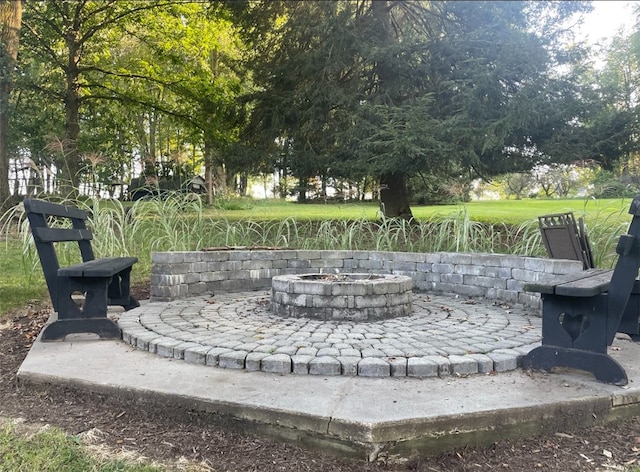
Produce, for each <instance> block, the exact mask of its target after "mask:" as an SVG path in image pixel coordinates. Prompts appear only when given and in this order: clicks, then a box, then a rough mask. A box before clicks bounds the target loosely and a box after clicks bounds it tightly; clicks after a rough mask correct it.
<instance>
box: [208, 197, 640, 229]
mask: <svg viewBox="0 0 640 472" xmlns="http://www.w3.org/2000/svg"><path fill="white" fill-rule="evenodd" d="M629 204H630V200H628V199H605V200H593V199H589V200H585V199H557V200H556V199H525V200H491V201H473V202H468V203H464V204H459V205H436V206H412V207H411V209H412V211H413V215H414V217H415V218H416V219H418V220H428V219H432V218H436V217H444V216H447V215H451V214H455V213H457V212H460V211H464V210H465V209H466V211H467V212H468V213H469V216H470V218H471V219H472V220H474V221H479V222H483V223H507V224H514V225H517V224H520V223H523V222H524V221H527V220H535V219H536V218H537V217H538V216H539V215H546V214H550V213H564V212H568V211H572V212H574V213H575V214H576V216H586V219H587V220H589V219H600V218H602V217H605V216H608V215H616V216H620V217H621V218H628V215H627V214H626V212H627V210H628V208H629ZM245 206H247V207H250V208H243V209H238V210H227V211H222V210H211V213H212V214H213V215H215V216H217V217H220V218H228V219H234V220H236V219H237V220H244V219H251V220H282V219H285V218H294V219H298V220H357V219H369V220H375V219H377V218H379V217H380V212H379V205H378V204H377V203H371V202H367V203H345V204H340V203H328V204H324V203H305V204H299V203H294V202H284V201H281V200H255V201H252V202H250V203H248V204H247V205H245Z"/></svg>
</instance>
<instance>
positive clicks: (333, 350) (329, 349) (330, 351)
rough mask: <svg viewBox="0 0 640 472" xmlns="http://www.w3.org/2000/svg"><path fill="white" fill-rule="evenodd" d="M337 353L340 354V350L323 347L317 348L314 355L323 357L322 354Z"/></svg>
mask: <svg viewBox="0 0 640 472" xmlns="http://www.w3.org/2000/svg"><path fill="white" fill-rule="evenodd" d="M339 355H340V351H339V350H338V349H336V348H333V347H323V348H322V349H319V350H318V352H317V353H316V356H318V357H323V356H331V357H337V356H339Z"/></svg>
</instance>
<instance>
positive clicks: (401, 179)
mask: <svg viewBox="0 0 640 472" xmlns="http://www.w3.org/2000/svg"><path fill="white" fill-rule="evenodd" d="M380 210H381V211H382V214H383V215H384V216H385V217H387V218H406V219H411V218H413V214H412V213H411V207H410V205H409V192H408V190H407V176H406V174H404V173H399V172H395V173H390V174H383V175H382V176H381V177H380Z"/></svg>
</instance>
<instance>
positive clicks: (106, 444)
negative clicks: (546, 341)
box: [0, 286, 640, 472]
mask: <svg viewBox="0 0 640 472" xmlns="http://www.w3.org/2000/svg"><path fill="white" fill-rule="evenodd" d="M135 291H136V293H135V295H136V296H137V297H138V298H139V299H144V298H146V297H148V289H147V288H146V287H144V286H139V287H136V288H135ZM49 313H50V308H49V307H48V306H43V305H38V304H33V305H29V306H26V307H24V308H22V309H20V310H17V311H16V312H15V313H13V314H12V316H11V318H10V321H9V322H7V323H5V324H4V325H0V419H4V420H7V419H8V420H14V421H18V422H20V423H21V424H26V425H33V426H34V427H38V426H40V425H44V424H49V425H52V426H57V427H60V428H62V429H63V430H65V431H67V432H68V433H69V434H72V435H81V437H84V438H85V439H86V440H89V439H90V442H93V443H94V444H95V443H96V442H97V443H99V445H100V446H101V449H102V450H103V451H104V450H106V451H111V452H112V453H113V454H115V453H126V455H127V456H131V455H133V456H139V457H143V458H147V460H148V461H149V462H152V461H153V462H157V463H160V464H163V468H165V469H166V470H192V471H200V470H213V471H218V472H222V471H260V472H272V471H273V472H275V471H287V472H289V471H291V472H293V471H319V472H341V471H344V472H347V471H349V472H357V471H425V472H426V471H442V472H445V471H447V472H448V471H486V470H502V471H528V470H552V471H567V472H568V471H596V470H599V471H605V470H635V469H636V467H638V466H640V419H638V418H629V419H626V420H624V421H619V422H616V423H613V424H608V425H601V426H596V427H592V428H589V429H583V430H578V431H558V432H556V433H555V434H551V435H548V436H545V437H538V438H533V439H526V440H517V441H512V440H503V441H500V442H497V443H494V444H492V445H490V446H488V447H483V448H480V447H468V448H462V449H459V450H455V451H450V452H447V453H444V454H441V455H438V456H435V457H421V458H416V459H410V460H398V459H395V458H384V457H383V458H381V459H380V460H378V461H377V462H375V463H365V462H359V461H354V460H350V459H345V458H342V457H337V456H334V455H332V454H329V453H323V452H318V451H310V450H307V449H304V448H300V447H297V446H296V445H291V444H283V443H279V442H274V441H272V440H270V439H267V438H264V437H257V436H253V435H251V434H246V433H241V432H238V431H236V430H232V429H230V428H224V427H221V426H216V425H213V424H212V423H211V421H209V419H208V418H205V417H203V416H202V415H200V414H199V413H195V412H189V411H175V412H174V413H175V414H171V413H167V411H166V410H163V411H158V410H157V409H155V408H151V407H146V408H143V407H140V406H139V405H137V406H136V407H135V408H132V407H131V405H130V404H127V403H126V402H124V401H122V400H119V399H117V398H109V397H107V396H104V395H98V394H92V393H87V392H84V391H80V390H72V389H69V388H63V387H55V386H53V387H48V388H46V389H44V388H33V387H29V386H28V385H24V384H21V383H20V382H18V381H17V378H16V372H17V370H18V367H19V366H20V363H21V362H22V360H23V359H24V357H25V356H26V354H27V352H28V350H29V348H30V346H31V344H32V343H33V341H34V339H35V337H36V336H37V334H38V332H39V331H40V329H41V327H42V325H43V324H44V322H45V321H46V320H47V318H48V317H49Z"/></svg>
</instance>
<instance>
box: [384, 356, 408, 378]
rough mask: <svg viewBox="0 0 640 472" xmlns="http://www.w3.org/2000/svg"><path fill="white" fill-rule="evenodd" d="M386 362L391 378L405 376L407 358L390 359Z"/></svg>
mask: <svg viewBox="0 0 640 472" xmlns="http://www.w3.org/2000/svg"><path fill="white" fill-rule="evenodd" d="M387 362H388V363H389V365H390V366H391V376H392V377H406V376H407V358H406V357H390V358H388V359H387Z"/></svg>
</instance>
